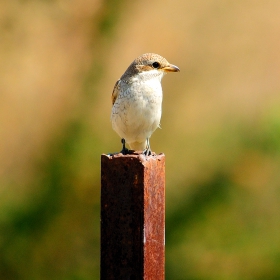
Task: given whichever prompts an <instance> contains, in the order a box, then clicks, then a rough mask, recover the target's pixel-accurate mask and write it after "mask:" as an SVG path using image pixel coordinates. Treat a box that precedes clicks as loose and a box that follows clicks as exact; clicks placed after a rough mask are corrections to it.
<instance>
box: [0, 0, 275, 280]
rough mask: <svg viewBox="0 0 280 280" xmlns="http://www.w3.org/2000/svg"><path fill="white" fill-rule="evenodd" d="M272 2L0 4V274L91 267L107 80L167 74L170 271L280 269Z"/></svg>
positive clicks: (109, 148) (257, 274)
mask: <svg viewBox="0 0 280 280" xmlns="http://www.w3.org/2000/svg"><path fill="white" fill-rule="evenodd" d="M279 15H280V2H279V1H277V0H266V1H264V0H255V1H252V0H243V1H222V0H209V1H199V0H198V1H190V0H179V1H175V2H174V1H171V0H164V1H159V0H155V1H147V0H142V1H121V0H107V1H105V0H104V1H102V0H92V1H90V0H80V1H78V0H72V1H70V0H68V1H67V0H45V1H43V0H41V1H39V0H21V1H14V0H12V1H5V0H2V1H1V2H0V279H4V280H6V279H7V280H13V279H20V280H21V279H23V280H25V279H26V280H30V279H31V280H32V279H34V280H35V279H36V280H37V279H42V280H45V279H62V280H63V279H85V280H87V279H99V196H100V155H101V153H109V152H115V151H119V150H120V148H121V145H120V139H119V137H118V136H117V134H116V133H115V132H114V131H113V130H112V129H111V124H110V110H111V101H110V95H111V92H112V89H113V86H114V83H115V81H116V80H117V79H118V78H119V77H120V76H121V74H122V73H123V72H124V71H125V70H126V67H127V66H128V65H129V64H130V63H131V62H132V60H133V59H134V58H135V57H137V56H138V55H140V54H142V53H145V52H156V53H159V54H160V55H162V56H164V57H166V58H167V59H168V60H169V62H171V63H173V64H175V65H177V66H179V67H180V69H181V72H180V73H179V74H176V75H172V74H169V75H167V76H166V77H165V78H164V79H163V89H164V103H163V117H162V121H161V126H162V129H161V130H157V131H156V132H155V133H154V135H153V137H152V138H151V146H152V149H153V150H154V151H155V152H157V153H159V152H164V153H165V154H166V160H167V166H166V172H167V176H166V182H167V186H166V204H167V205H166V279H170V280H177V279H178V280H179V279H180V280H181V279H182V280H183V279H229V280H231V279H257V280H258V279H268V280H272V279H275V280H276V279H280V265H279V263H280V82H279V78H280V51H279V49H280V16H279Z"/></svg>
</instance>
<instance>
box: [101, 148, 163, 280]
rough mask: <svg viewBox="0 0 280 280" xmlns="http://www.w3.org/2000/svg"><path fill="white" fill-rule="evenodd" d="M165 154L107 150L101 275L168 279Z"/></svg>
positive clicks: (103, 178) (103, 177)
mask: <svg viewBox="0 0 280 280" xmlns="http://www.w3.org/2000/svg"><path fill="white" fill-rule="evenodd" d="M164 220H165V156H164V154H159V155H152V156H147V157H146V156H144V155H141V154H137V153H133V154H129V155H122V154H115V155H105V154H103V155H102V156H101V280H110V279H121V280H122V279H125V280H126V279H135V280H138V279H139V280H140V279H141V280H142V279H145V280H163V279H164V229H165V226H164V223H165V222H164Z"/></svg>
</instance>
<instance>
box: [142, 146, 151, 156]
mask: <svg viewBox="0 0 280 280" xmlns="http://www.w3.org/2000/svg"><path fill="white" fill-rule="evenodd" d="M142 154H143V155H145V156H150V155H152V151H151V150H150V148H147V149H145V150H144V151H143V153H142Z"/></svg>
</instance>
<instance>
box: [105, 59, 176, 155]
mask: <svg viewBox="0 0 280 280" xmlns="http://www.w3.org/2000/svg"><path fill="white" fill-rule="evenodd" d="M179 71H180V69H179V68H178V67H177V66H175V65H173V64H170V63H169V62H168V61H167V60H166V59H165V58H164V57H162V56H160V55H158V54H155V53H145V54H142V55H140V56H138V57H137V58H136V59H135V60H134V61H133V62H132V63H131V64H130V65H129V67H128V68H127V70H126V71H125V72H124V74H123V75H122V76H121V77H120V79H119V80H117V82H116V83H115V86H114V89H113V92H112V96H111V99H112V111H111V123H112V128H113V130H115V131H116V132H117V134H118V135H119V136H120V137H121V143H122V150H121V153H122V154H128V152H129V150H128V149H127V148H126V146H125V144H126V143H127V144H128V145H129V146H130V148H131V149H132V150H134V151H142V153H143V154H144V155H146V156H147V155H151V154H152V151H151V147H150V137H151V135H152V133H153V132H154V131H155V130H156V129H157V128H158V127H160V119H161V113H162V86H161V79H162V77H163V76H164V75H165V74H166V73H168V72H179Z"/></svg>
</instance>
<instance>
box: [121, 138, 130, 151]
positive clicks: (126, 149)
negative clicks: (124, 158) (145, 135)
mask: <svg viewBox="0 0 280 280" xmlns="http://www.w3.org/2000/svg"><path fill="white" fill-rule="evenodd" d="M121 142H122V145H123V147H122V150H121V151H120V153H122V154H123V155H127V154H129V149H128V148H126V147H125V139H124V138H122V140H121Z"/></svg>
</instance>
